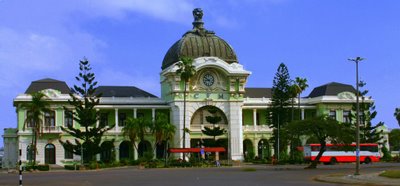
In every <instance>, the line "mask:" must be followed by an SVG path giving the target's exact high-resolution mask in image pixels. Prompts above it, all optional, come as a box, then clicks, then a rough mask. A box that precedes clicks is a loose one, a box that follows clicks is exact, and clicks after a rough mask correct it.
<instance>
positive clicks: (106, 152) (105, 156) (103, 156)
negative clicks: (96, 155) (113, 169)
mask: <svg viewBox="0 0 400 186" xmlns="http://www.w3.org/2000/svg"><path fill="white" fill-rule="evenodd" d="M100 148H101V153H100V160H101V161H102V162H104V163H110V162H111V161H112V160H113V159H114V158H113V151H114V144H113V143H112V142H111V141H105V142H103V143H102V144H101V146H100Z"/></svg>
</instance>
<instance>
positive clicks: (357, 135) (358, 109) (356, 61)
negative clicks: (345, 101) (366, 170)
mask: <svg viewBox="0 0 400 186" xmlns="http://www.w3.org/2000/svg"><path fill="white" fill-rule="evenodd" d="M348 60H349V61H352V62H355V63H356V105H357V111H356V112H357V113H356V172H355V173H354V175H360V102H359V100H358V97H359V94H360V93H359V91H358V86H359V82H358V63H359V62H360V61H362V60H364V58H362V57H356V58H353V59H351V58H350V59H348Z"/></svg>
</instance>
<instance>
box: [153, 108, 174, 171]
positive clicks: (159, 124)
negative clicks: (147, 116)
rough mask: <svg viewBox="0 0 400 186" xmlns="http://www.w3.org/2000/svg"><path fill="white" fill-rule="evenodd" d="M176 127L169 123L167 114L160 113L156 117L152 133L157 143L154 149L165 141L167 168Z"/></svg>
mask: <svg viewBox="0 0 400 186" xmlns="http://www.w3.org/2000/svg"><path fill="white" fill-rule="evenodd" d="M175 130H176V127H175V125H173V124H171V123H169V121H168V118H167V116H166V115H165V114H163V113H160V114H158V115H157V116H156V119H155V122H154V125H153V128H152V132H153V134H154V135H155V143H156V145H154V147H155V148H156V146H157V144H161V143H162V142H163V141H165V142H166V143H165V146H164V158H165V166H166V165H167V149H168V143H169V140H170V139H171V138H173V137H174V135H175Z"/></svg>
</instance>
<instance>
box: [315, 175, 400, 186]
mask: <svg viewBox="0 0 400 186" xmlns="http://www.w3.org/2000/svg"><path fill="white" fill-rule="evenodd" d="M380 173H382V172H377V173H370V174H362V175H358V176H355V175H343V174H336V175H323V176H318V177H316V178H315V180H316V181H321V182H328V183H339V184H357V185H358V184H366V185H396V186H399V185H400V179H392V178H386V177H382V176H379V174H380Z"/></svg>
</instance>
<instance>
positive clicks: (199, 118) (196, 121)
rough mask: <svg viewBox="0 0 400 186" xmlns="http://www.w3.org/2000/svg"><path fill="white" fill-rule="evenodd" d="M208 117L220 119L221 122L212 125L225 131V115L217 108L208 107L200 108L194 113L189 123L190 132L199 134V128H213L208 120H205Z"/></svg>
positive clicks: (226, 123) (226, 120) (226, 122)
mask: <svg viewBox="0 0 400 186" xmlns="http://www.w3.org/2000/svg"><path fill="white" fill-rule="evenodd" d="M209 117H220V118H221V120H220V121H219V122H217V123H214V124H215V125H218V126H220V127H222V128H225V129H227V125H228V119H227V118H226V115H225V113H224V112H223V111H222V110H221V109H219V108H218V107H215V106H209V105H208V106H204V107H201V108H199V109H197V110H196V112H194V114H193V116H192V119H191V122H190V131H196V132H201V126H203V127H213V124H212V123H211V122H210V120H209V119H207V118H209Z"/></svg>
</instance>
